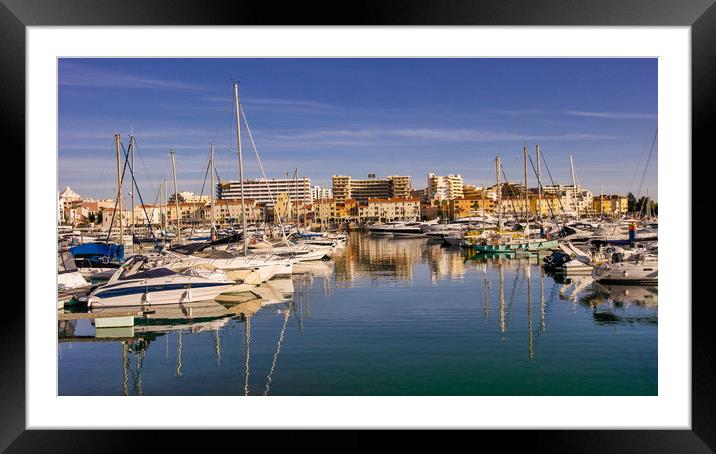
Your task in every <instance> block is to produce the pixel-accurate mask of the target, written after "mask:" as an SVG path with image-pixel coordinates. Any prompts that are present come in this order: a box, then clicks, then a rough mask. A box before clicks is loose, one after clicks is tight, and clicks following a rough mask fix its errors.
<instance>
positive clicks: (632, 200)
mask: <svg viewBox="0 0 716 454" xmlns="http://www.w3.org/2000/svg"><path fill="white" fill-rule="evenodd" d="M627 211H628V212H629V213H634V212H635V211H637V203H636V197H635V196H634V194H632V193H631V192H630V193H629V194H627Z"/></svg>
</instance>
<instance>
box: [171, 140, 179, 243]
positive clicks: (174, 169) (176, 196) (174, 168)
mask: <svg viewBox="0 0 716 454" xmlns="http://www.w3.org/2000/svg"><path fill="white" fill-rule="evenodd" d="M169 156H171V158H172V179H173V180H174V205H175V207H176V214H177V240H178V239H179V238H181V214H180V213H179V193H178V192H177V166H176V161H175V160H174V150H169Z"/></svg>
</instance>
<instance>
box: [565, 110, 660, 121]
mask: <svg viewBox="0 0 716 454" xmlns="http://www.w3.org/2000/svg"><path fill="white" fill-rule="evenodd" d="M565 114H567V115H573V116H577V117H594V118H614V119H624V120H651V119H654V118H656V114H650V113H640V112H585V111H582V110H567V111H566V112H565Z"/></svg>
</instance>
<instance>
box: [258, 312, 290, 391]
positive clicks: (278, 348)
mask: <svg viewBox="0 0 716 454" xmlns="http://www.w3.org/2000/svg"><path fill="white" fill-rule="evenodd" d="M290 313H291V304H290V303H289V307H287V308H286V309H284V311H283V325H282V326H281V334H280V335H279V336H278V343H277V344H276V353H274V354H273V361H272V362H271V370H270V371H269V373H268V375H267V376H266V389H265V390H264V396H268V394H269V387H270V386H271V377H272V376H273V371H274V369H276V360H278V354H279V353H280V352H281V344H282V343H283V339H284V336H285V335H286V325H287V324H288V316H289V314H290Z"/></svg>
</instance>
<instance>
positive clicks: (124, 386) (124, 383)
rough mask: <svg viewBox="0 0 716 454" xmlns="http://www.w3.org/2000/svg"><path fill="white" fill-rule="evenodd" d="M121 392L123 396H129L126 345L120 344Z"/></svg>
mask: <svg viewBox="0 0 716 454" xmlns="http://www.w3.org/2000/svg"><path fill="white" fill-rule="evenodd" d="M121 344H122V372H123V376H122V392H123V393H124V395H125V396H128V395H129V387H128V380H129V376H128V375H127V344H126V343H124V342H122V343H121Z"/></svg>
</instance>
